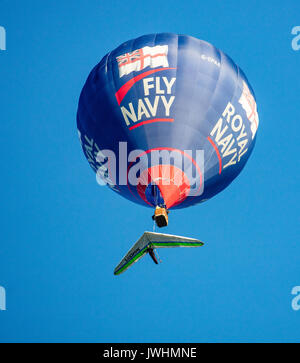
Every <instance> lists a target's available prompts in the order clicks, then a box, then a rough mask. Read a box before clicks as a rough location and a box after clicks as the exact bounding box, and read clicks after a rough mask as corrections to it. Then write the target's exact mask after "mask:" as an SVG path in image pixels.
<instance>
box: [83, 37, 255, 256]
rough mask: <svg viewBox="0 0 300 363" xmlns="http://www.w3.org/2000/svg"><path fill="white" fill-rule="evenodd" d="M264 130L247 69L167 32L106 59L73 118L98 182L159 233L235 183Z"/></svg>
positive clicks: (129, 44) (90, 78) (209, 47)
mask: <svg viewBox="0 0 300 363" xmlns="http://www.w3.org/2000/svg"><path fill="white" fill-rule="evenodd" d="M258 124H259V118H258V114H257V106H256V101H255V96H254V92H253V90H252V88H251V86H250V84H249V82H248V80H247V78H246V76H245V74H244V73H243V71H242V70H241V69H240V68H239V67H238V66H237V65H236V64H235V63H234V62H233V61H232V60H231V59H230V58H229V57H228V56H227V55H226V54H224V53H223V52H222V51H220V50H218V49H217V48H215V47H214V46H213V45H211V44H210V43H208V42H206V41H203V40H199V39H196V38H194V37H191V36H187V35H177V34H171V33H162V34H150V35H144V36H141V37H139V38H136V39H133V40H130V41H127V42H125V43H123V44H121V45H120V46H119V47H117V48H116V49H115V50H113V51H111V52H110V53H108V54H107V55H106V56H104V58H103V59H102V60H101V61H100V63H99V64H97V65H96V66H95V67H94V69H93V70H92V71H91V73H90V75H89V76H88V78H87V81H86V83H85V85H84V87H83V89H82V92H81V95H80V99H79V105H78V112H77V126H78V132H79V138H80V142H81V145H82V148H83V152H84V154H85V156H86V158H87V159H88V162H89V164H90V166H91V167H92V169H93V170H94V171H95V172H96V173H97V178H98V181H99V182H102V183H105V184H107V186H108V187H109V188H110V189H112V190H113V191H114V192H116V193H118V194H120V195H121V196H123V197H125V198H127V199H129V200H131V201H133V202H135V203H138V204H142V205H144V206H147V207H151V208H153V209H154V215H153V219H154V220H155V221H156V223H157V225H158V226H159V227H163V226H166V225H167V224H168V212H169V211H170V210H171V209H177V208H186V207H189V206H191V205H195V204H198V203H202V202H204V201H206V200H208V199H210V198H211V197H213V196H214V195H216V194H217V193H219V192H221V191H222V190H223V189H224V188H226V187H227V186H228V185H229V184H230V183H231V182H232V181H233V179H234V178H235V177H236V176H237V175H238V174H239V173H240V172H241V170H242V169H243V167H244V166H245V164H246V162H247V160H248V158H249V156H250V155H251V153H252V150H253V147H254V144H255V140H256V131H257V128H258ZM148 250H149V251H148V252H149V253H150V252H151V251H152V250H151V248H150V249H148Z"/></svg>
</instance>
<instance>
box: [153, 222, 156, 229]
mask: <svg viewBox="0 0 300 363" xmlns="http://www.w3.org/2000/svg"><path fill="white" fill-rule="evenodd" d="M155 224H156V223H155V219H153V232H155Z"/></svg>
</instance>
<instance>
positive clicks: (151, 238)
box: [114, 232, 204, 275]
mask: <svg viewBox="0 0 300 363" xmlns="http://www.w3.org/2000/svg"><path fill="white" fill-rule="evenodd" d="M203 244H204V243H203V242H201V241H199V240H198V239H195V238H188V237H181V236H174V235H171V234H163V233H155V232H145V233H144V234H143V235H142V237H141V238H140V239H139V240H138V241H137V242H136V243H135V244H134V245H133V247H132V248H131V249H130V250H129V251H128V253H127V254H126V256H125V257H124V258H123V259H122V261H121V262H120V263H119V264H118V266H117V267H116V268H115V271H114V274H115V275H119V274H121V273H122V272H124V271H126V270H127V269H128V268H129V267H130V266H132V265H133V264H134V263H136V262H137V261H138V260H139V259H140V258H142V257H143V256H144V255H146V254H147V253H149V255H150V256H151V258H152V259H153V261H154V262H155V263H156V264H158V261H157V259H156V256H155V253H154V250H155V248H165V247H200V246H203Z"/></svg>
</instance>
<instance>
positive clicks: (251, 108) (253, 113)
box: [239, 81, 259, 139]
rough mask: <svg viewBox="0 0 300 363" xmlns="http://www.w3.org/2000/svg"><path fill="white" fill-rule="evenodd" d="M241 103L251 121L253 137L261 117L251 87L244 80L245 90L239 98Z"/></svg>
mask: <svg viewBox="0 0 300 363" xmlns="http://www.w3.org/2000/svg"><path fill="white" fill-rule="evenodd" d="M239 103H240V104H241V105H242V107H243V109H244V110H245V112H246V115H247V118H248V120H249V121H250V124H251V126H250V128H251V132H252V139H253V138H254V136H255V134H256V130H257V128H258V124H259V118H258V113H257V106H256V102H255V99H254V97H253V96H252V94H251V92H250V90H249V87H248V86H247V84H246V82H244V81H243V92H242V94H241V97H240V99H239Z"/></svg>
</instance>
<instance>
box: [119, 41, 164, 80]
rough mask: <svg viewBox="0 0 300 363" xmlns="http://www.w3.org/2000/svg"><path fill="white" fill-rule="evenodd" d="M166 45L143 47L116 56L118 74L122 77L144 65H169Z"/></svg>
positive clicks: (154, 66)
mask: <svg viewBox="0 0 300 363" xmlns="http://www.w3.org/2000/svg"><path fill="white" fill-rule="evenodd" d="M167 55H168V46H167V45H157V46H155V47H143V48H141V49H136V50H134V51H133V52H130V53H126V54H122V55H120V56H119V57H117V62H118V67H119V75H120V77H123V76H124V75H126V74H129V73H131V72H133V71H140V70H142V69H144V68H146V67H150V68H156V67H164V68H165V67H169V63H168V58H167Z"/></svg>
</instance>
